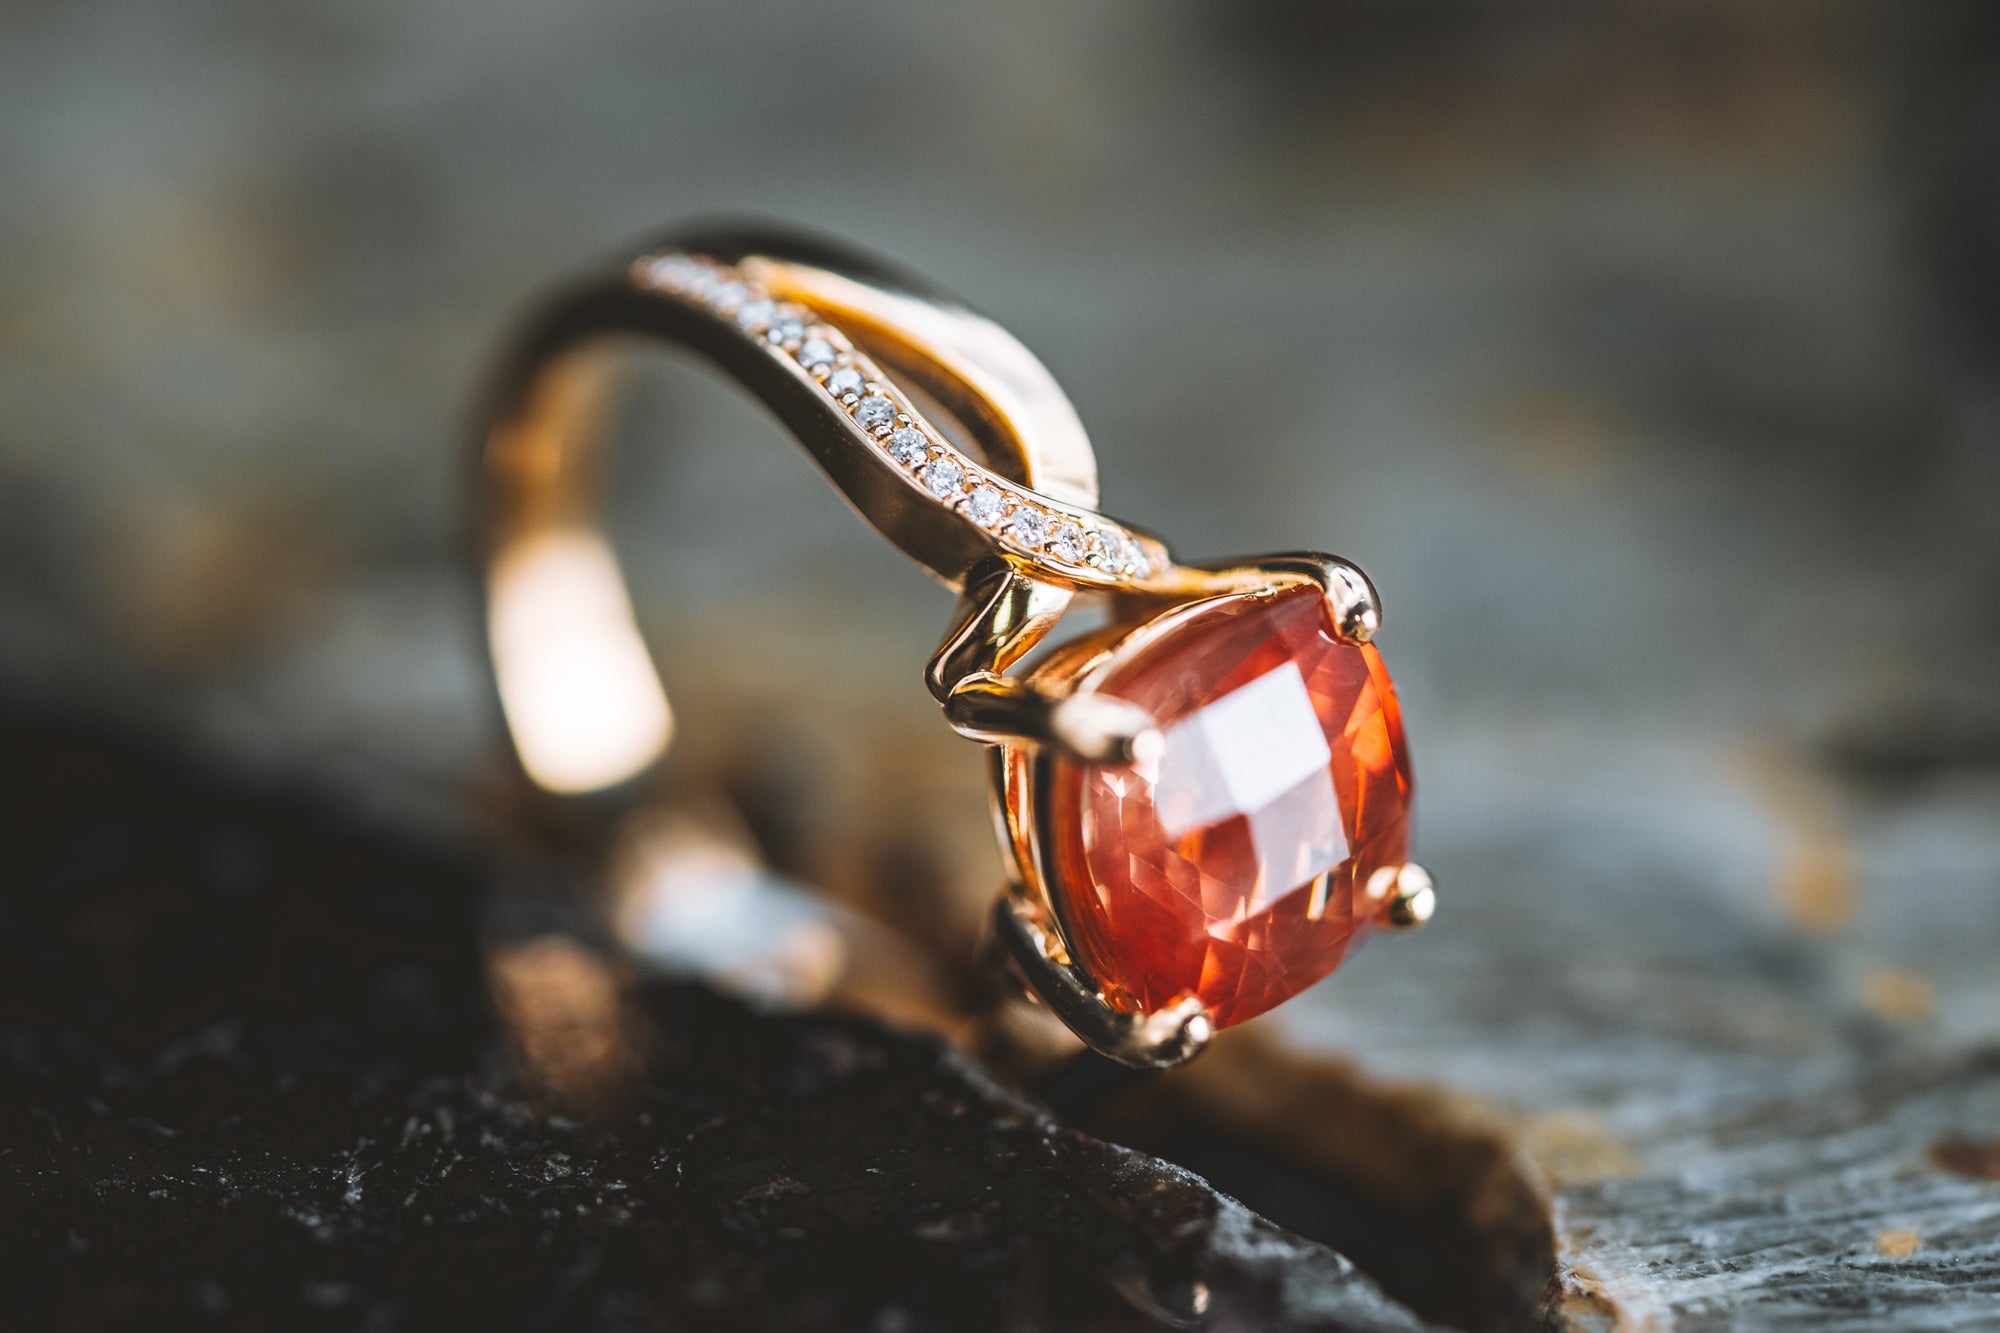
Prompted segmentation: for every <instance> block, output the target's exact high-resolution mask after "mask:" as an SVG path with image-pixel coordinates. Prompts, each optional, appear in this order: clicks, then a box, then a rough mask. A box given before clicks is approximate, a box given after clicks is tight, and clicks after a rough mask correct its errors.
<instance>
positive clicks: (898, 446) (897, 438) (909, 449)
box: [889, 426, 930, 467]
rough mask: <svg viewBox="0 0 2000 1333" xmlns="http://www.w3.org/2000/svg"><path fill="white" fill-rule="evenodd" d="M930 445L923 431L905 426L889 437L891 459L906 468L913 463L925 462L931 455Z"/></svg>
mask: <svg viewBox="0 0 2000 1333" xmlns="http://www.w3.org/2000/svg"><path fill="white" fill-rule="evenodd" d="M929 444H930V441H928V440H926V439H925V438H924V433H923V432H922V431H920V430H913V429H911V428H910V427H908V426H905V427H903V428H902V429H901V430H898V431H896V432H895V433H894V434H892V435H890V436H889V457H891V458H893V459H895V460H896V461H897V462H898V463H901V464H902V465H903V466H904V467H909V466H910V465H911V464H913V463H921V462H923V461H924V458H925V456H926V455H928V454H929V453H930V449H929V447H928V446H929Z"/></svg>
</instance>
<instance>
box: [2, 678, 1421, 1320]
mask: <svg viewBox="0 0 2000 1333" xmlns="http://www.w3.org/2000/svg"><path fill="white" fill-rule="evenodd" d="M0 790H4V793H5V808H6V809H7V811H8V814H7V817H6V820H5V825H6V829H7V832H6V837H5V845H6V848H7V851H6V856H7V860H8V869H7V884H6V890H5V893H4V895H0V1083H3V1084H4V1087H5V1089H6V1095H5V1096H4V1097H0V1236H4V1237H5V1243H4V1244H0V1309H4V1310H5V1311H6V1315H7V1317H6V1318H5V1320H4V1322H5V1324H6V1326H7V1327H9V1328H37V1327H58V1328H115V1327H135V1328H136V1327H147V1328H154V1327H161V1326H165V1325H179V1324H182V1323H197V1322H201V1323H208V1324H214V1325H218V1326H234V1327H253V1326H255V1327H285V1328H302V1327H358V1328H367V1329H402V1328H421V1329H433V1328H441V1327H478V1328H486V1329H494V1328H532V1327H561V1328H565V1329H591V1328H607V1329H608V1328H640V1327H645V1328H657V1327H704V1328H707V1327H714V1328H785V1329H797V1328H867V1329H881V1330H892V1329H918V1328H949V1329H979V1328H996V1329H999V1328H1004V1329H1019V1328H1088V1329H1123V1328H1136V1327H1148V1326H1160V1325H1173V1324H1176V1323H1179V1324H1185V1323H1186V1322H1188V1321H1189V1320H1190V1319H1191V1318H1192V1317H1193V1316H1194V1315H1196V1313H1197V1312H1198V1311H1204V1310H1205V1314H1206V1317H1205V1319H1203V1320H1202V1321H1201V1322H1202V1324H1203V1326H1204V1327H1209V1328H1258V1329H1291V1328H1300V1329H1303V1328H1326V1329H1406V1328H1414V1327H1418V1326H1419V1325H1418V1323H1417V1321H1416V1320H1414V1319H1413V1318H1412V1317H1410V1316H1409V1315H1407V1314H1405V1313H1404V1312H1402V1311H1401V1310H1400V1309H1399V1308H1398V1307H1396V1306H1395V1305H1393V1304H1392V1303H1391V1302H1389V1301H1388V1300H1387V1299H1386V1298H1384V1297H1383V1296H1381V1295H1380V1294H1379V1293H1378V1292H1377V1291H1376V1289H1375V1288H1374V1287H1373V1286H1372V1284H1370V1283H1369V1282H1368V1281H1367V1279H1365V1278H1363V1277H1361V1276H1360V1275H1359V1274H1358V1273H1357V1272H1356V1271H1355V1270H1354V1269H1353V1267H1352V1266H1351V1265H1350V1264H1349V1263H1348V1262H1347V1261H1346V1260H1344V1259H1343V1258H1341V1257H1340V1256H1339V1255H1337V1254H1335V1253H1334V1252H1332V1251H1331V1250H1329V1249H1327V1248H1325V1247H1324V1246H1321V1245H1318V1244H1314V1243H1312V1242H1310V1241H1307V1240H1303V1239H1301V1238H1299V1237H1297V1236H1294V1235H1292V1234H1290V1233H1287V1232H1285V1231H1283V1230H1281V1229H1279V1228H1278V1227H1276V1226H1274V1225H1272V1224H1270V1223H1268V1222H1266V1221H1264V1220H1262V1219H1261V1218H1259V1217H1257V1216H1256V1215H1254V1214H1252V1213H1250V1212H1249V1211H1247V1210H1246V1209H1245V1208H1243V1207H1242V1206H1241V1205H1239V1204H1237V1203H1235V1202H1233V1201H1232V1200H1230V1199H1228V1198H1226V1197H1224V1196H1222V1195H1220V1194H1218V1193H1216V1192H1215V1191H1214V1190H1212V1189H1211V1188H1209V1187H1208V1186H1207V1185H1206V1184H1205V1183H1204V1182H1203V1181H1202V1180H1201V1179H1199V1178H1198V1177H1195V1176H1193V1175H1191V1174H1189V1173H1187V1172H1185V1171H1183V1170H1180V1169H1179V1168H1176V1167H1174V1166H1171V1165H1169V1164H1166V1163H1163V1162H1161V1161H1159V1160H1156V1159H1154V1158H1150V1157H1147V1156H1144V1155H1141V1154H1139V1153H1135V1152H1132V1151H1129V1150H1127V1149H1124V1148H1120V1147H1116V1146H1113V1145H1111V1144H1108V1143H1105V1142H1102V1141H1099V1140H1096V1139H1093V1138H1090V1137H1088V1136H1086V1135H1083V1134H1081V1133H1078V1132H1076V1131H1074V1130H1070V1129H1067V1128H1065V1127H1063V1126H1062V1125H1060V1124H1059V1123H1057V1122H1056V1121H1055V1120H1054V1119H1053V1118H1052V1117H1051V1116H1050V1114H1049V1113H1048V1112H1047V1111H1046V1110H1044V1109H1043V1108H1041V1107H1040V1106H1039V1105H1038V1104H1036V1103H1033V1102H1031V1101H1029V1100H1028V1099H1026V1098H1024V1097H1022V1096H1020V1095H1018V1094H1016V1093H1014V1092H1012V1091H1010V1090H1008V1089H1007V1088H1005V1087H1002V1086H1000V1085H999V1084H998V1083H996V1082H995V1081H993V1080H992V1079H990V1078H989V1077H987V1076H986V1075H984V1074H983V1073H982V1072H981V1071H980V1070H979V1069H977V1068H975V1067H973V1066H971V1065H969V1064H967V1063H965V1062H963V1061H962V1060H961V1059H959V1058H958V1057H956V1056H955V1055H953V1054H952V1053H951V1052H949V1051H948V1050H947V1049H945V1048H944V1047H942V1046H940V1045H939V1044H937V1043H935V1042H932V1041H930V1040H927V1039H920V1038H916V1037H911V1036H905V1035H898V1034H896V1033H893V1032H891V1031H888V1030H886V1029H884V1028H882V1027H880V1026H878V1025H876V1024H874V1023H871V1022H869V1021H866V1020H863V1019H858V1018H844V1017H833V1016H815V1015H773V1014H763V1013H758V1012H754V1011H752V1010H750V1009H747V1008H745V1007H743V1006H742V1005H739V1004H737V1003H735V1002H733V1001H730V1000H726V999H723V998H721V997H719V996H717V995H715V994H713V993H711V992H708V991H705V990H703V989H700V988H697V987H692V986H672V985H663V984H648V983H639V982H635V981H633V980H631V979H630V978H629V977H628V976H626V975H625V974H624V972H623V971H622V970H621V967H620V965H618V964H617V963H616V962H614V961H610V960H608V959H607V958H606V957H604V956H603V955H601V954H598V953H596V952H593V951H592V950H591V949H589V948H588V947H587V946H585V945H584V944H582V943H580V942H578V941H577V940H576V939H574V938H567V937H561V936H555V935H548V934H543V935H540V936H538V937H533V938H520V937H518V936H516V937H510V938H507V939H505V940H500V941H498V942H494V943H492V944H491V945H490V947H489V948H486V949H482V947H481V937H482V929H481V928H482V923H484V922H489V921H490V917H489V916H483V915H482V910H483V909H482V904H483V903H484V901H485V900H486V898H487V896H488V894H489V891H490V889H491V886H492V885H493V883H494V882H495V880H496V878H497V877H498V876H499V874H500V871H499V870H497V869H496V868H495V866H493V865H482V864H481V863H480V862H479V861H478V860H476V859H475V858H472V857H468V856H465V855H462V854H459V853H457V852H453V851H449V850H445V851H440V850H439V849H436V848H430V847H420V846H413V845H410V844H409V843H407V842H402V841H398V840H397V839H396V838H394V837H392V836H389V835H387V834H385V833H383V832H381V831H380V830H371V829H370V828H367V827H362V826H357V825H356V824H355V823H354V822H353V821H352V820H351V819H345V818H344V817H340V818H337V817H335V816H332V815H330V814H329V813H328V812H326V811H324V810H321V809H318V808H316V807H315V806H314V804H313V803H312V802H311V801H310V800H304V799H296V798H294V797H291V796H285V795H277V796H274V795H270V794H266V793H258V792H253V791H250V790H247V789H246V788H245V787H244V786H243V785H241V784H240V782H238V781H235V780H229V779H221V778H217V777H214V776H211V775H207V774H204V773H203V772H200V771H198V770H196V769H194V768H191V767H190V766H189V765H188V764H187V763H185V762H184V761H182V760H180V759H177V758H175V757H174V756H173V755H172V754H171V753H169V752H166V751H164V750H159V749H154V748H149V747H146V746H142V745H137V744H134V743H132V742H130V741H125V740H118V739H112V738H108V737H106V736H103V735H90V734H85V733H79V732H77V731H74V730H72V729H70V728H67V727H65V726H62V725H58V724H50V723H45V722H38V721H29V720H25V719H24V718H22V717H20V716H14V717H10V718H6V719H5V720H3V721H0ZM496 998H497V1000H498V1003H496V1002H495V1001H496Z"/></svg>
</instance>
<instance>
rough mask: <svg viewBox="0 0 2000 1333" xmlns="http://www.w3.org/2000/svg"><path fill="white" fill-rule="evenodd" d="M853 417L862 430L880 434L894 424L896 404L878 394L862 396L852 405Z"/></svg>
mask: <svg viewBox="0 0 2000 1333" xmlns="http://www.w3.org/2000/svg"><path fill="white" fill-rule="evenodd" d="M854 419H855V420H856V421H858V422H860V423H861V428H862V429H863V430H865V431H868V432H870V433H871V434H875V435H880V434H882V433H883V432H884V431H886V430H888V429H889V427H890V426H892V425H894V424H895V421H896V405H895V404H894V403H892V402H890V401H889V400H888V399H887V398H883V397H880V396H879V395H878V396H873V397H868V398H863V399H862V400H861V401H860V402H859V403H856V404H855V406H854Z"/></svg>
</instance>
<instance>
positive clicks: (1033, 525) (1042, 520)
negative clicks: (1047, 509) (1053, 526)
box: [1012, 509, 1049, 551]
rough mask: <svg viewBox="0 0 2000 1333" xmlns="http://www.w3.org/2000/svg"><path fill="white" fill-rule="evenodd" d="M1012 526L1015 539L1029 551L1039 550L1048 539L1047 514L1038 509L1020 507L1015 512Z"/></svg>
mask: <svg viewBox="0 0 2000 1333" xmlns="http://www.w3.org/2000/svg"><path fill="white" fill-rule="evenodd" d="M1012 528H1013V532H1014V540H1015V541H1017V542H1019V543H1021V545H1023V546H1025V547H1027V548H1028V549H1029V550H1031V551H1039V550H1041V549H1042V543H1043V542H1044V541H1046V540H1048V535H1049V516H1048V515H1047V514H1044V513H1043V512H1042V511H1041V510H1039V509H1022V510H1019V511H1018V512H1016V513H1015V515H1014V522H1013V524H1012Z"/></svg>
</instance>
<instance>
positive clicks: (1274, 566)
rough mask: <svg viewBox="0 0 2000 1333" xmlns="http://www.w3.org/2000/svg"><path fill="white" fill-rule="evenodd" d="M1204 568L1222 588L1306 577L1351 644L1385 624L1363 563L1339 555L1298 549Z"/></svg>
mask: <svg viewBox="0 0 2000 1333" xmlns="http://www.w3.org/2000/svg"><path fill="white" fill-rule="evenodd" d="M1201 570H1202V572H1203V574H1204V575H1205V577H1207V578H1208V579H1209V580H1210V581H1211V582H1212V583H1213V584H1215V585H1216V586H1217V588H1218V590H1222V589H1228V590H1232V591H1244V590H1248V589H1249V588H1251V587H1254V583H1253V580H1256V579H1258V578H1262V579H1264V580H1265V581H1266V582H1265V586H1266V587H1268V586H1270V585H1271V583H1272V582H1275V581H1276V580H1273V579H1272V576H1273V575H1277V576H1281V577H1282V579H1283V582H1285V583H1291V584H1294V585H1296V584H1297V582H1298V581H1299V580H1301V579H1305V580H1309V581H1311V582H1312V583H1314V584H1317V585H1318V587H1319V590H1320V593H1321V595H1322V596H1324V597H1325V598H1326V606H1327V611H1328V613H1329V614H1330V615H1331V616H1332V618H1333V625H1334V630H1335V632H1336V633H1337V634H1339V635H1340V637H1341V638H1342V639H1345V640H1346V641H1347V642H1349V643H1368V642H1370V641H1371V640H1373V639H1374V637H1375V635H1376V633H1377V632H1378V631H1379V630H1380V629H1381V628H1382V602H1381V599H1380V598H1379V597H1378V596H1377V595H1376V592H1375V585H1374V584H1372V583H1370V582H1369V581H1368V576H1367V575H1366V574H1363V573H1362V572H1361V570H1360V569H1359V568H1358V567H1356V566H1355V565H1353V564H1351V563H1349V562H1348V561H1346V560H1342V559H1341V558H1340V557H1339V556H1337V555H1327V554H1326V553H1324V552H1322V551H1298V552H1290V553H1286V554H1281V555H1267V556H1260V557H1258V558H1257V559H1255V560H1254V561H1244V562H1237V561H1224V562H1222V563H1219V564H1212V565H1204V566H1201Z"/></svg>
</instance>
